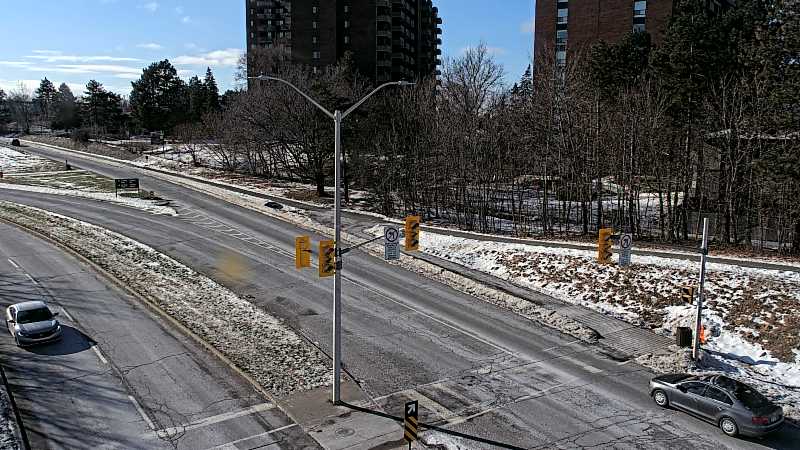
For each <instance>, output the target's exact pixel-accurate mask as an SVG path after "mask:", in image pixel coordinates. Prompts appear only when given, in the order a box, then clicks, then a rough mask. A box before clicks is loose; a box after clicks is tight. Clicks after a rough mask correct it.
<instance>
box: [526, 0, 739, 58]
mask: <svg viewBox="0 0 800 450" xmlns="http://www.w3.org/2000/svg"><path fill="white" fill-rule="evenodd" d="M697 1H703V2H704V3H705V4H706V7H707V8H708V9H709V10H711V11H719V10H721V9H723V8H727V7H729V6H730V5H731V4H732V3H733V2H734V0H697ZM675 4H676V2H674V1H673V0H596V1H593V2H586V1H577V0H572V1H570V0H536V24H535V25H536V28H535V38H534V39H535V40H534V55H535V57H536V58H539V57H540V56H542V55H545V53H544V52H555V60H556V62H557V63H561V64H563V63H564V62H566V59H567V57H568V54H569V52H570V51H573V50H576V49H579V48H582V47H586V46H589V45H591V44H592V43H594V42H596V41H599V40H604V41H606V42H616V41H618V40H619V39H620V38H621V37H622V36H624V35H625V34H626V33H628V32H630V31H632V30H636V31H647V32H648V33H650V36H651V37H652V39H653V42H654V43H655V44H658V43H659V42H661V40H662V39H663V37H664V33H665V31H666V27H667V24H668V22H669V17H670V15H672V11H673V8H674V7H675Z"/></svg>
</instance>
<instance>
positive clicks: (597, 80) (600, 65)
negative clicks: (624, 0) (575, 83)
mask: <svg viewBox="0 0 800 450" xmlns="http://www.w3.org/2000/svg"><path fill="white" fill-rule="evenodd" d="M652 48H653V46H652V43H651V40H650V34H649V33H647V32H635V31H634V32H630V33H628V34H626V35H625V36H624V37H623V38H622V39H621V40H620V41H619V42H617V43H616V44H609V43H607V42H605V41H599V42H597V43H595V44H594V45H592V47H591V50H590V52H589V68H590V73H591V76H592V81H593V83H594V84H595V86H596V87H597V88H598V89H599V90H600V92H601V93H602V96H603V99H604V100H609V99H612V98H614V96H615V95H617V94H618V93H619V90H620V89H623V88H627V87H631V86H633V85H634V84H635V83H636V82H637V80H639V79H640V78H641V77H643V76H646V73H647V70H648V66H649V61H650V53H651V50H652Z"/></svg>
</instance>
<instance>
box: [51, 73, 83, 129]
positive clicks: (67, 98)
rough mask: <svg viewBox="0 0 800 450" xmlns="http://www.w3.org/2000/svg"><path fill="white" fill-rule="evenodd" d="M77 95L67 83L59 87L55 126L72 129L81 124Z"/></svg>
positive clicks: (54, 117)
mask: <svg viewBox="0 0 800 450" xmlns="http://www.w3.org/2000/svg"><path fill="white" fill-rule="evenodd" d="M79 119H80V117H79V115H78V111H77V105H76V103H75V95H73V94H72V90H71V89H70V88H69V86H67V84H66V83H61V85H60V86H59V87H58V94H57V95H56V102H55V107H54V116H53V125H52V126H53V128H57V129H65V130H71V129H73V128H77V127H78V126H79V125H80V120H79Z"/></svg>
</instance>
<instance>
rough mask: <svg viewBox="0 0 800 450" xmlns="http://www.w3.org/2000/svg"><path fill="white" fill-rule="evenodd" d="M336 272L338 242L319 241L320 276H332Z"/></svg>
mask: <svg viewBox="0 0 800 450" xmlns="http://www.w3.org/2000/svg"><path fill="white" fill-rule="evenodd" d="M335 273H336V243H335V242H334V241H320V243H319V276H320V277H322V278H325V277H332V276H333V275H334V274H335Z"/></svg>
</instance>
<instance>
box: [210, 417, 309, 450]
mask: <svg viewBox="0 0 800 450" xmlns="http://www.w3.org/2000/svg"><path fill="white" fill-rule="evenodd" d="M296 426H297V424H296V423H293V424H291V425H286V426H283V427H280V428H275V429H274V430H270V431H267V432H264V433H259V434H254V435H253V436H249V437H246V438H242V439H237V440H235V441H231V442H226V443H224V444H221V445H218V446H216V447H210V448H207V449H206V450H238V448H239V447H236V444H239V443H242V442H245V441H249V440H251V439H256V438H260V437H264V436H269V435H270V434H273V433H277V432H279V431H283V430H287V429H289V428H293V427H296Z"/></svg>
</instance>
